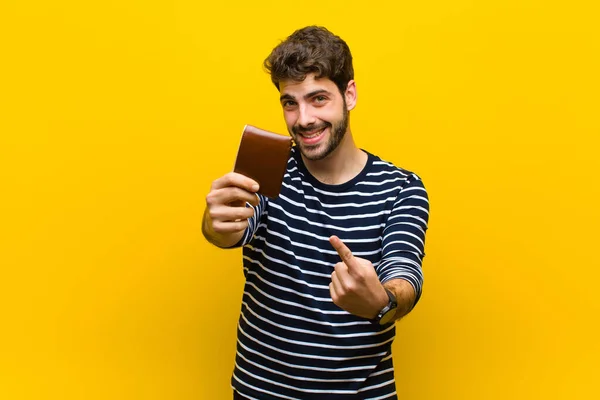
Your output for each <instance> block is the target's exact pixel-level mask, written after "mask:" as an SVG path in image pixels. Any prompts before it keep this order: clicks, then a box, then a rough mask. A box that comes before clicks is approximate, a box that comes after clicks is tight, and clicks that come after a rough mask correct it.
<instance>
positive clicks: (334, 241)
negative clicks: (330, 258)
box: [329, 235, 356, 267]
mask: <svg viewBox="0 0 600 400" xmlns="http://www.w3.org/2000/svg"><path fill="white" fill-rule="evenodd" d="M329 243H331V245H332V246H333V248H334V249H335V250H336V251H337V253H338V254H339V256H340V258H341V259H342V261H343V262H344V263H345V264H346V265H347V266H348V267H350V266H352V265H354V264H355V262H356V259H355V258H354V255H353V254H352V252H351V251H350V249H349V248H348V246H346V245H345V244H344V242H342V241H341V239H340V238H339V237H337V236H335V235H334V236H331V237H330V238H329Z"/></svg>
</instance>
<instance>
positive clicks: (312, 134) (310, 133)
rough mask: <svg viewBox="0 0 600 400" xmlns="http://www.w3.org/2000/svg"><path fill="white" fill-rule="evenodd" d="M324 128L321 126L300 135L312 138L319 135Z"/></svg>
mask: <svg viewBox="0 0 600 400" xmlns="http://www.w3.org/2000/svg"><path fill="white" fill-rule="evenodd" d="M325 129H326V128H321V129H319V130H318V131H313V132H306V133H300V136H302V137H303V138H305V139H314V138H316V137H317V136H319V135H321V134H322V133H323V131H324V130H325Z"/></svg>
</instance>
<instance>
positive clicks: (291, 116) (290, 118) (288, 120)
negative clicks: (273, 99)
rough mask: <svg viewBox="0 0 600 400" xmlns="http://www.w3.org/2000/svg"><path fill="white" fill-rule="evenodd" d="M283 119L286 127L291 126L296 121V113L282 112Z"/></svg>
mask: <svg viewBox="0 0 600 400" xmlns="http://www.w3.org/2000/svg"><path fill="white" fill-rule="evenodd" d="M283 119H284V120H285V124H286V125H287V126H288V128H291V127H292V126H294V124H295V123H296V119H297V118H296V115H295V113H293V112H286V111H284V112H283Z"/></svg>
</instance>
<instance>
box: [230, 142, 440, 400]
mask: <svg viewBox="0 0 600 400" xmlns="http://www.w3.org/2000/svg"><path fill="white" fill-rule="evenodd" d="M367 155H368V161H367V164H366V165H365V167H364V168H363V170H362V171H361V172H360V173H359V174H358V175H357V176H356V177H354V178H353V179H352V180H350V181H349V182H346V183H344V184H341V185H327V184H323V183H321V182H319V181H318V180H317V179H315V178H314V177H313V176H312V175H311V174H310V173H309V172H308V170H307V169H306V167H305V166H304V164H303V162H302V158H301V157H300V154H299V151H298V150H297V149H296V148H295V147H294V148H292V151H291V155H290V158H289V160H288V165H287V171H286V173H285V175H284V179H283V186H282V189H281V193H280V195H279V197H278V198H276V199H268V198H266V197H264V196H261V195H259V198H260V203H259V205H258V206H256V207H254V209H255V213H254V217H252V218H250V219H249V226H248V228H247V230H246V232H245V234H244V237H243V238H242V240H241V241H240V243H239V244H238V245H239V246H241V245H243V246H244V248H243V264H244V274H245V277H246V283H245V286H244V294H243V298H242V307H241V312H240V319H239V324H238V340H237V353H236V359H235V368H234V371H233V376H232V379H231V384H232V386H233V388H234V389H235V390H236V391H238V392H239V393H241V394H243V395H244V396H247V397H249V398H251V399H320V400H323V399H332V400H333V399H344V400H346V399H396V398H397V397H396V389H395V382H394V367H393V362H392V353H391V345H392V341H393V340H394V336H395V326H394V325H393V324H392V325H388V326H383V327H381V326H378V325H374V324H372V323H371V322H369V321H368V320H365V319H364V318H361V317H358V316H354V315H352V314H350V313H348V312H346V311H344V310H342V309H341V308H339V307H338V306H336V305H335V304H334V303H333V301H332V299H331V296H330V293H329V283H330V282H331V272H332V271H333V268H334V265H335V264H336V263H338V262H340V258H339V256H338V254H337V252H336V250H335V249H334V248H333V247H332V246H331V244H330V243H329V237H330V236H331V235H337V236H338V237H339V238H340V239H341V240H342V241H343V242H344V243H345V244H346V246H348V247H349V248H350V250H351V251H352V253H353V254H354V256H356V257H361V258H364V259H367V260H369V261H371V262H372V263H373V265H374V267H375V269H376V272H377V274H378V276H379V279H380V280H381V282H382V283H384V282H386V281H388V280H390V279H396V278H401V279H405V280H407V281H408V282H410V284H411V285H412V286H413V288H414V289H415V293H416V294H417V300H418V299H419V297H420V295H421V287H422V283H423V275H422V271H421V264H422V260H423V257H424V241H425V232H426V230H427V222H428V217H429V202H428V197H427V192H426V191H425V188H424V186H423V184H422V182H421V180H420V179H419V177H418V176H417V175H415V174H414V173H411V172H409V171H406V170H403V169H401V168H398V167H396V166H394V165H393V164H391V163H389V162H385V161H383V160H381V159H380V158H379V157H377V156H375V155H372V154H370V153H367Z"/></svg>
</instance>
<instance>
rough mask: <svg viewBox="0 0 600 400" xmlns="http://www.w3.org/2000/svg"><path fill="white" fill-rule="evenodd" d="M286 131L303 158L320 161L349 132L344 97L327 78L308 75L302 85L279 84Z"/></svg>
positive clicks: (298, 83) (296, 83)
mask: <svg viewBox="0 0 600 400" xmlns="http://www.w3.org/2000/svg"><path fill="white" fill-rule="evenodd" d="M279 91H280V94H281V96H280V101H281V106H282V107H283V115H284V118H285V123H286V125H287V128H288V131H289V133H290V135H291V136H292V138H293V139H294V142H295V143H296V145H297V146H298V148H299V149H300V152H301V153H302V155H303V156H304V157H306V158H307V159H309V160H314V161H316V160H322V159H324V158H325V157H327V156H328V155H329V154H331V153H332V152H333V151H334V150H335V149H336V148H337V147H338V145H339V144H340V142H341V141H342V139H343V138H344V135H345V134H346V131H347V130H348V107H347V104H346V99H345V96H342V95H341V94H340V91H339V89H338V88H337V86H336V85H335V83H333V82H332V81H331V80H329V79H327V78H321V79H315V77H314V74H309V75H307V76H306V79H304V80H303V81H301V82H298V81H292V80H285V81H281V82H279Z"/></svg>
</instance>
